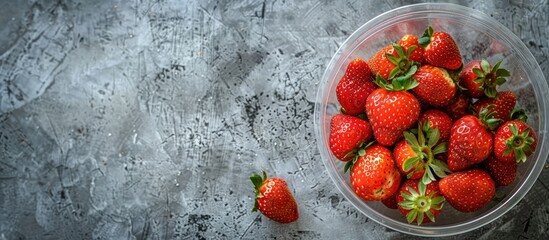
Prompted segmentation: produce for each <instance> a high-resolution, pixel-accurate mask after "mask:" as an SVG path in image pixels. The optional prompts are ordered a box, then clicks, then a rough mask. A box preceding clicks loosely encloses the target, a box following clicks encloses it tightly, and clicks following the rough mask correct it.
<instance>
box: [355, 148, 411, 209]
mask: <svg viewBox="0 0 549 240" xmlns="http://www.w3.org/2000/svg"><path fill="white" fill-rule="evenodd" d="M400 180H401V176H400V173H399V172H398V170H397V169H396V168H395V163H394V160H393V154H392V153H391V151H389V149H387V148H385V147H383V146H381V145H379V144H374V145H372V146H369V147H367V148H366V150H365V151H361V152H360V153H359V157H358V159H357V160H356V162H355V163H354V164H353V165H352V167H351V186H352V187H353V190H354V191H355V193H356V194H357V195H358V196H359V197H360V198H362V199H363V200H366V201H379V200H383V199H386V198H389V197H390V196H391V195H393V194H394V193H395V192H396V191H397V190H398V187H399V186H400Z"/></svg>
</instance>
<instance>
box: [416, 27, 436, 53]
mask: <svg viewBox="0 0 549 240" xmlns="http://www.w3.org/2000/svg"><path fill="white" fill-rule="evenodd" d="M433 32H434V31H433V28H432V27H431V26H429V27H428V28H427V29H425V32H424V33H423V36H421V37H420V38H419V39H418V40H417V41H418V43H419V46H421V47H422V48H426V47H427V46H429V43H431V37H432V36H433Z"/></svg>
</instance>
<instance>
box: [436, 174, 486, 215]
mask: <svg viewBox="0 0 549 240" xmlns="http://www.w3.org/2000/svg"><path fill="white" fill-rule="evenodd" d="M438 187H439V189H440V192H441V193H442V195H443V196H444V198H446V201H447V202H448V203H449V204H450V205H451V206H452V207H454V208H455V209H456V210H458V211H460V212H473V211H477V210H480V209H481V208H483V207H484V206H486V205H487V204H488V203H489V202H490V200H492V198H493V197H494V195H495V193H496V183H495V182H494V180H492V178H491V177H490V174H488V173H486V172H485V171H483V170H481V169H470V170H465V171H461V172H455V173H452V174H450V175H448V176H447V177H445V178H443V179H441V180H440V181H439V183H438Z"/></svg>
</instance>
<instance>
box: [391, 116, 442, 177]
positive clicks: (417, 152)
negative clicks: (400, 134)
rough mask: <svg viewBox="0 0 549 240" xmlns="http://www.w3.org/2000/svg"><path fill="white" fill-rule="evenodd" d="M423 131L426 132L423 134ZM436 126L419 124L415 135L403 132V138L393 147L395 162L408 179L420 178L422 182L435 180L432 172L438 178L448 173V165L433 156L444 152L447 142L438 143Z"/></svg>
mask: <svg viewBox="0 0 549 240" xmlns="http://www.w3.org/2000/svg"><path fill="white" fill-rule="evenodd" d="M424 133H428V134H427V136H425V134H424ZM439 136H440V134H439V130H438V128H434V129H431V128H429V126H427V125H422V124H421V123H420V124H419V127H418V129H417V137H416V135H414V134H413V133H412V132H408V131H406V132H404V138H405V140H402V141H400V142H398V143H397V144H396V146H395V148H394V157H395V163H396V164H397V166H398V170H400V172H401V173H402V174H406V177H407V178H408V179H420V178H421V181H422V182H423V183H424V184H429V183H430V182H431V181H435V180H436V179H435V177H434V174H433V172H434V173H435V174H436V175H437V176H438V177H440V178H443V177H446V173H450V170H448V166H447V165H446V163H444V162H443V161H441V160H439V159H437V158H436V157H435V156H436V155H438V154H441V153H444V152H446V149H447V143H446V142H444V143H441V144H438V140H439Z"/></svg>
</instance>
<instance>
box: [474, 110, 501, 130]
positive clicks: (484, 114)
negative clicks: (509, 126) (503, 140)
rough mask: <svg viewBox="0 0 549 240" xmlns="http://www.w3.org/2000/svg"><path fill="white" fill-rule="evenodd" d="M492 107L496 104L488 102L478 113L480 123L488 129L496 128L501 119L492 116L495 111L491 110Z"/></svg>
mask: <svg viewBox="0 0 549 240" xmlns="http://www.w3.org/2000/svg"><path fill="white" fill-rule="evenodd" d="M494 107H496V105H494V104H490V105H488V106H486V107H485V108H483V109H482V110H481V111H480V113H479V114H478V115H479V119H480V122H481V123H482V125H483V126H484V127H485V128H486V129H489V130H494V129H496V128H497V126H498V124H499V122H500V121H501V119H499V118H494V114H495V113H496V112H495V111H493V109H494Z"/></svg>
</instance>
